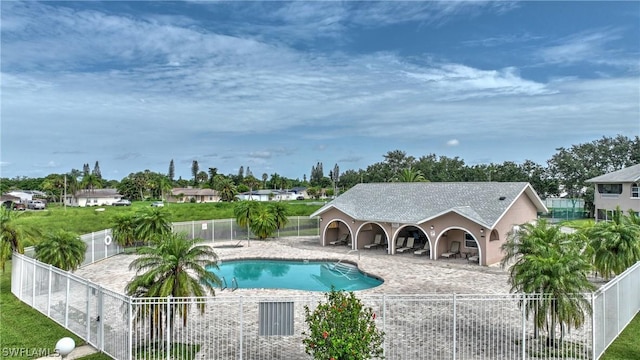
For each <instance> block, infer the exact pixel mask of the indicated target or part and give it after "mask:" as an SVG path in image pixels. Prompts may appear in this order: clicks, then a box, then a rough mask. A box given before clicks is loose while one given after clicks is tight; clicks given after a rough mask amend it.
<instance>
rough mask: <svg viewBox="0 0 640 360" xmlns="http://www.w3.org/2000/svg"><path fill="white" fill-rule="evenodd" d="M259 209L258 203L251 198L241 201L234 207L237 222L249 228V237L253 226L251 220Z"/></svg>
mask: <svg viewBox="0 0 640 360" xmlns="http://www.w3.org/2000/svg"><path fill="white" fill-rule="evenodd" d="M257 210H258V203H257V202H255V201H250V200H242V201H239V202H238V203H237V204H236V205H235V206H234V207H233V216H235V218H236V222H237V223H238V225H240V226H241V227H246V228H247V239H249V229H250V228H251V221H252V219H253V216H254V214H255V213H256V211H257Z"/></svg>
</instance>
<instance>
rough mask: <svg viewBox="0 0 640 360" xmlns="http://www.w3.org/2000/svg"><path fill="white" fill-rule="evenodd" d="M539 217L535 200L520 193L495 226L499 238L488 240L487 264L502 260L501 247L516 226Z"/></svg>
mask: <svg viewBox="0 0 640 360" xmlns="http://www.w3.org/2000/svg"><path fill="white" fill-rule="evenodd" d="M537 218H538V209H537V208H536V207H535V205H534V204H533V202H531V200H530V199H529V197H528V196H526V195H525V194H522V195H520V197H519V198H518V199H516V201H515V202H514V203H513V205H512V206H511V207H510V208H509V211H508V212H507V213H505V214H504V216H503V217H502V218H501V219H500V220H499V221H498V223H496V225H495V227H494V229H495V230H496V231H497V232H498V240H493V241H488V242H487V258H486V259H485V261H486V265H492V264H495V263H498V262H500V260H502V257H503V254H502V250H500V247H501V246H502V244H504V243H505V241H506V240H507V236H508V234H509V232H511V231H512V230H513V227H514V226H516V225H520V224H525V223H528V222H532V221H535V220H536V219H537Z"/></svg>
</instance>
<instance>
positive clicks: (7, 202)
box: [0, 194, 22, 209]
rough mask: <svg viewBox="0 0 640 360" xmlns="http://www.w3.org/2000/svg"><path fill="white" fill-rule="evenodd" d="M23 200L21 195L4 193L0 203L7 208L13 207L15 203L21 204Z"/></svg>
mask: <svg viewBox="0 0 640 360" xmlns="http://www.w3.org/2000/svg"><path fill="white" fill-rule="evenodd" d="M21 202H22V199H20V197H19V196H14V195H9V194H4V195H2V196H0V204H2V206H4V207H6V208H7V209H13V206H14V204H19V203H21Z"/></svg>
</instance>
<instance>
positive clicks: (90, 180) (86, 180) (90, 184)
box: [80, 173, 102, 191]
mask: <svg viewBox="0 0 640 360" xmlns="http://www.w3.org/2000/svg"><path fill="white" fill-rule="evenodd" d="M80 185H81V186H82V188H83V189H88V190H89V191H93V190H94V189H99V188H100V187H102V182H101V181H100V178H99V177H98V176H97V175H95V174H91V173H89V174H86V175H84V176H83V177H82V182H81V183H80Z"/></svg>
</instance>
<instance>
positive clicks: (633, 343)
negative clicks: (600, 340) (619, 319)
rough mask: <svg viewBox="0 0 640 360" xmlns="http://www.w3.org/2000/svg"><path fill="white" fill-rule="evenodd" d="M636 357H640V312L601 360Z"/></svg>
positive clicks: (626, 359)
mask: <svg viewBox="0 0 640 360" xmlns="http://www.w3.org/2000/svg"><path fill="white" fill-rule="evenodd" d="M634 359H640V313H638V314H636V317H635V318H633V320H631V323H629V325H628V326H627V327H626V328H625V329H624V331H623V332H622V334H620V336H618V338H617V339H616V341H614V342H613V344H611V345H610V346H609V348H608V349H607V351H605V353H604V355H602V357H601V358H600V360H634Z"/></svg>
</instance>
